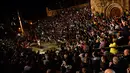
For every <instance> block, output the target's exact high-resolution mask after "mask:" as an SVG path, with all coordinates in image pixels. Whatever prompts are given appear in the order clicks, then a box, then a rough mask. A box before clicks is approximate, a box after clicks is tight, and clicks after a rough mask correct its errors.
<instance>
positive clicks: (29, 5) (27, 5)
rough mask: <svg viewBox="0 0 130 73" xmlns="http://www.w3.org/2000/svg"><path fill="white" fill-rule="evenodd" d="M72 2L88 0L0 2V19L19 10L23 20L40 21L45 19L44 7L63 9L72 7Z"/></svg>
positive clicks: (7, 0) (4, 0) (13, 0)
mask: <svg viewBox="0 0 130 73" xmlns="http://www.w3.org/2000/svg"><path fill="white" fill-rule="evenodd" d="M74 1H78V2H77V3H80V2H81V3H84V2H86V1H88V0H3V1H1V0H0V9H1V10H0V18H2V19H4V18H6V17H8V16H10V15H11V14H12V12H16V11H17V10H19V11H20V14H21V15H22V17H23V18H24V19H40V18H44V17H46V11H45V10H46V7H49V8H50V9H59V8H60V7H61V6H62V7H63V8H65V7H69V6H72V5H74ZM59 3H61V4H59Z"/></svg>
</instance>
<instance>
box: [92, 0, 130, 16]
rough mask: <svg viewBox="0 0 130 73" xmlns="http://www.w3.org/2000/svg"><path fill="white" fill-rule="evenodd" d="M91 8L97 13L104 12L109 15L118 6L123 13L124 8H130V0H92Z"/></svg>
mask: <svg viewBox="0 0 130 73" xmlns="http://www.w3.org/2000/svg"><path fill="white" fill-rule="evenodd" d="M90 4H91V10H92V12H93V13H94V14H95V13H96V12H98V13H104V14H105V15H106V16H107V17H109V16H110V14H111V10H112V9H113V8H115V7H116V8H118V9H119V10H120V12H121V14H120V15H122V13H123V10H125V9H127V10H129V9H130V6H129V5H130V0H91V1H90Z"/></svg>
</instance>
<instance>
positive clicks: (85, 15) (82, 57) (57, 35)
mask: <svg viewBox="0 0 130 73" xmlns="http://www.w3.org/2000/svg"><path fill="white" fill-rule="evenodd" d="M129 14H130V13H129V12H128V11H127V12H124V14H123V15H122V16H121V17H111V18H106V17H105V16H104V15H100V14H99V13H97V14H96V15H94V14H92V13H91V10H90V8H89V7H83V8H67V9H64V10H61V13H60V14H59V15H58V16H56V17H53V18H50V19H47V20H39V21H38V23H37V24H38V25H37V26H36V28H35V29H32V30H30V32H29V35H30V36H29V37H28V38H27V40H30V38H33V39H34V38H36V37H37V38H38V39H40V40H42V41H55V42H57V43H58V42H59V41H64V43H62V44H60V45H61V46H60V48H61V49H59V50H55V51H46V52H45V54H39V52H38V53H35V52H33V51H32V50H31V48H26V47H23V46H21V42H22V41H17V40H11V39H4V40H3V39H2V40H0V41H1V42H0V56H1V57H0V64H1V65H0V66H1V72H4V73H10V72H11V73H130V50H129V49H130V18H129V16H130V15H129ZM31 36H32V37H31ZM33 39H31V40H33ZM25 40H26V38H25ZM19 42H20V43H19ZM124 45H125V47H123V46H124ZM126 45H127V47H126ZM106 47H107V48H106ZM118 47H119V48H118ZM105 70H106V71H105Z"/></svg>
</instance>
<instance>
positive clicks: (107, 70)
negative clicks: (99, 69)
mask: <svg viewBox="0 0 130 73" xmlns="http://www.w3.org/2000/svg"><path fill="white" fill-rule="evenodd" d="M104 73H115V71H114V70H112V69H106V70H105V72H104Z"/></svg>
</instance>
